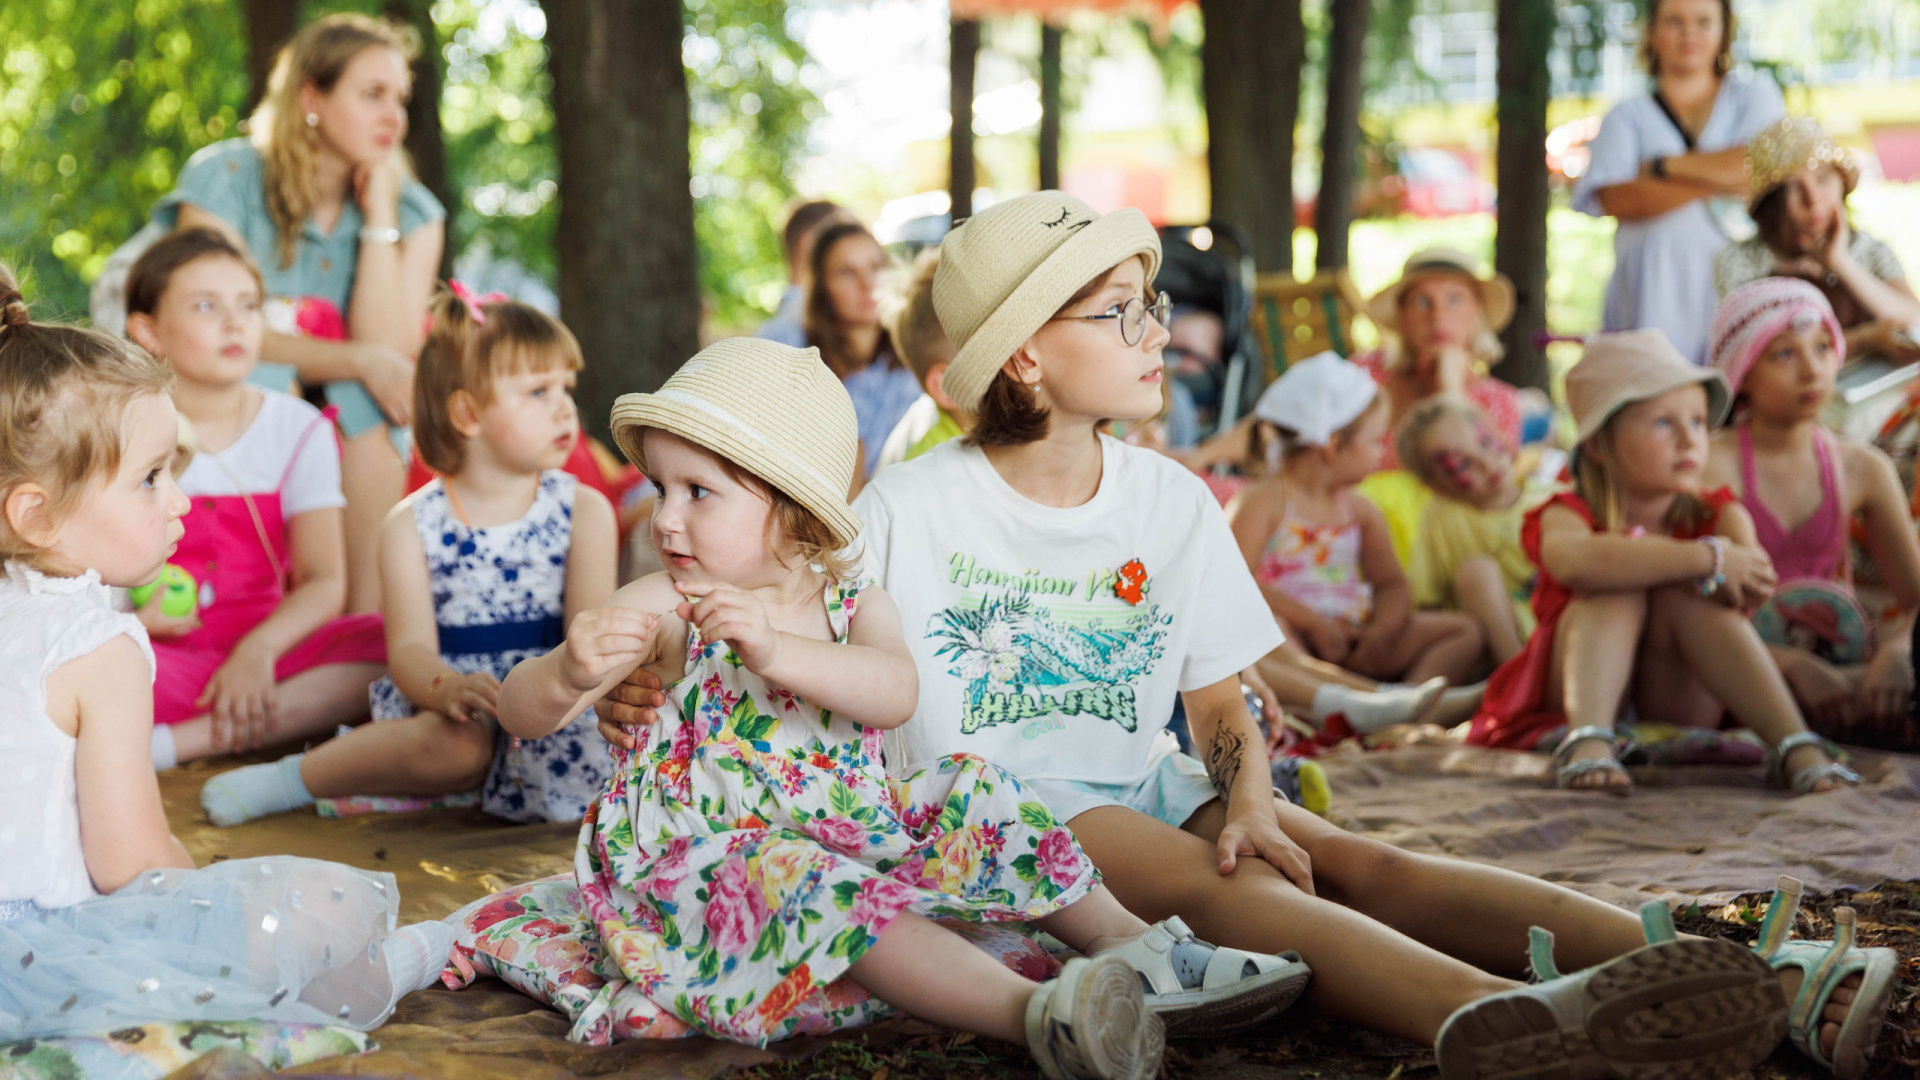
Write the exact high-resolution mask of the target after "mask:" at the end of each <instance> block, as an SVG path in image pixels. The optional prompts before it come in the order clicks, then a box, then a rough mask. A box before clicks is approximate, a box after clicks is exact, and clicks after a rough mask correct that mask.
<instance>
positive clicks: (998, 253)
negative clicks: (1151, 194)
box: [933, 191, 1160, 412]
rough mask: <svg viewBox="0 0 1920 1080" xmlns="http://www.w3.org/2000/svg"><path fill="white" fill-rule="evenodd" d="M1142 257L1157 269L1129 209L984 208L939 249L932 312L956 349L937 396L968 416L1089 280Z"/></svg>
mask: <svg viewBox="0 0 1920 1080" xmlns="http://www.w3.org/2000/svg"><path fill="white" fill-rule="evenodd" d="M1135 255H1139V256H1143V257H1144V258H1145V259H1146V263H1147V282H1148V284H1152V282H1153V276H1154V275H1155V274H1156V273H1158V272H1159V270H1160V237H1159V235H1158V234H1157V233H1155V232H1154V231H1153V226H1152V225H1150V224H1148V222H1147V218H1146V215H1145V214H1142V213H1141V212H1140V211H1138V210H1134V209H1131V208H1128V209H1122V210H1115V211H1114V212H1113V213H1111V214H1096V213H1094V212H1093V209H1092V208H1091V207H1089V206H1088V205H1087V204H1086V203H1083V202H1081V201H1080V200H1079V199H1076V198H1074V197H1073V196H1071V195H1068V194H1066V193H1064V192H1059V191H1037V192H1034V193H1033V194H1031V195H1022V196H1020V197H1019V198H1017V199H1009V200H1007V201H1006V202H1003V203H999V204H998V205H995V206H992V207H989V208H988V209H986V210H982V211H981V212H979V213H978V214H975V215H973V216H972V217H970V218H968V219H967V220H965V221H963V222H961V223H960V225H959V227H957V228H955V229H954V230H953V231H952V232H950V233H948V234H947V238H946V239H945V240H943V241H941V243H940V269H939V270H938V271H936V272H935V273H934V275H933V310H934V312H935V313H936V314H938V315H939V316H940V325H941V327H942V328H943V329H945V330H946V332H947V337H948V339H949V340H951V341H952V342H953V346H954V356H953V362H952V363H951V364H949V365H948V367H947V374H946V379H945V380H944V381H943V382H942V383H941V387H942V389H944V390H946V392H947V393H948V394H949V395H950V396H951V397H952V398H953V400H954V403H955V404H957V405H959V406H960V407H961V408H963V409H965V410H967V411H968V412H973V411H976V410H978V409H979V407H980V399H981V398H982V397H983V396H985V395H986V392H987V387H988V386H989V385H991V384H992V383H993V377H994V375H995V374H996V373H997V372H999V370H1000V369H1001V368H1002V367H1003V366H1005V364H1006V362H1007V361H1008V360H1010V359H1012V357H1013V354H1014V352H1015V351H1016V350H1018V349H1019V348H1020V346H1021V345H1022V344H1023V343H1025V342H1026V340H1027V339H1028V338H1030V337H1032V336H1033V335H1034V332H1035V331H1037V330H1039V329H1040V328H1041V327H1042V326H1045V325H1046V324H1047V320H1049V319H1051V318H1053V316H1054V313H1055V312H1057V311H1059V310H1060V307H1061V305H1063V304H1065V303H1066V302H1067V301H1068V300H1070V299H1072V298H1073V294H1074V293H1077V292H1079V291H1080V289H1081V287H1083V286H1084V285H1086V283H1087V282H1089V281H1092V280H1093V279H1095V278H1097V277H1099V276H1100V275H1102V274H1104V273H1106V272H1107V271H1109V270H1111V269H1113V268H1114V267H1116V266H1118V265H1120V264H1121V263H1122V262H1124V261H1126V260H1127V259H1130V258H1132V257H1134V256H1135Z"/></svg>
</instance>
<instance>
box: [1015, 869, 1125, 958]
mask: <svg viewBox="0 0 1920 1080" xmlns="http://www.w3.org/2000/svg"><path fill="white" fill-rule="evenodd" d="M1034 925H1036V926H1038V927H1039V928H1040V929H1042V930H1045V931H1046V932H1047V933H1049V934H1052V935H1053V936H1054V937H1057V938H1059V939H1060V940H1061V941H1064V942H1066V943H1067V945H1068V947H1070V948H1072V949H1073V950H1074V951H1075V952H1078V953H1081V954H1083V955H1086V956H1092V955H1094V954H1095V953H1097V952H1100V951H1102V950H1104V949H1110V948H1112V947H1114V946H1116V945H1120V944H1123V943H1124V942H1125V941H1126V940H1127V939H1128V938H1133V937H1138V936H1139V935H1141V934H1144V933H1146V932H1147V924H1146V922H1145V921H1144V920H1142V919H1141V918H1140V917H1139V916H1138V915H1135V914H1134V913H1133V912H1131V911H1128V910H1127V909H1126V908H1124V907H1121V906H1120V901H1118V900H1115V899H1114V898H1113V893H1112V892H1111V891H1109V890H1108V889H1107V887H1106V886H1105V885H1095V886H1094V887H1093V889H1092V890H1091V891H1089V892H1088V893H1087V895H1085V896H1083V897H1081V898H1080V899H1078V900H1076V901H1074V902H1073V903H1071V904H1068V905H1067V906H1066V907H1063V908H1061V909H1060V910H1059V911H1056V912H1054V913H1053V914H1051V915H1044V916H1041V917H1040V918H1038V919H1035V920H1034Z"/></svg>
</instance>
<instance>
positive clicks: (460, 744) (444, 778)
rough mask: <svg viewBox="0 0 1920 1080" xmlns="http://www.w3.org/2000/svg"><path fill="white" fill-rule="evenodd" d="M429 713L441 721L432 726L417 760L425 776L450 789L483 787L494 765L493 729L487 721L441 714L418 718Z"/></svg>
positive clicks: (419, 769)
mask: <svg viewBox="0 0 1920 1080" xmlns="http://www.w3.org/2000/svg"><path fill="white" fill-rule="evenodd" d="M428 716H432V718H433V719H434V720H437V721H438V723H437V724H434V725H433V726H432V727H431V728H430V735H429V737H428V738H427V739H425V740H423V742H424V743H425V744H426V745H424V746H422V747H421V751H422V752H421V754H420V756H419V757H418V758H417V759H416V761H417V765H416V766H415V768H416V769H417V770H418V771H419V772H420V773H421V774H422V778H423V779H426V780H431V781H433V782H435V783H439V784H443V785H445V786H446V787H447V788H448V790H455V789H458V790H467V789H471V788H475V787H479V786H480V784H481V783H482V782H483V781H485V780H486V778H487V772H488V770H490V769H492V767H493V732H492V730H491V729H490V728H488V727H487V725H485V724H483V723H478V722H470V723H464V724H463V723H461V722H459V721H457V720H452V719H449V718H447V717H444V716H439V715H438V714H421V715H420V716H418V717H416V719H426V718H427V717H428Z"/></svg>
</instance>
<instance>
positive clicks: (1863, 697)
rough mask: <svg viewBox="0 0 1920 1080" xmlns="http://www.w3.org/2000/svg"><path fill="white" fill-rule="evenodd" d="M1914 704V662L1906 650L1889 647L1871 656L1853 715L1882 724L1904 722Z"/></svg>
mask: <svg viewBox="0 0 1920 1080" xmlns="http://www.w3.org/2000/svg"><path fill="white" fill-rule="evenodd" d="M1912 702H1913V661H1912V658H1911V656H1910V655H1908V650H1906V649H1901V648H1897V647H1895V646H1894V645H1888V646H1886V647H1884V648H1882V649H1881V650H1880V651H1879V652H1877V653H1875V654H1873V659H1872V660H1870V661H1868V663H1867V671H1866V674H1865V676H1863V677H1862V678H1861V680H1860V700H1859V704H1858V707H1857V709H1856V714H1857V715H1858V716H1859V717H1860V718H1861V719H1864V720H1869V721H1872V722H1873V723H1875V724H1881V725H1884V724H1886V723H1888V722H1889V721H1895V720H1901V719H1904V718H1905V717H1906V716H1907V714H1908V710H1909V709H1910V708H1911V707H1912Z"/></svg>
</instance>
